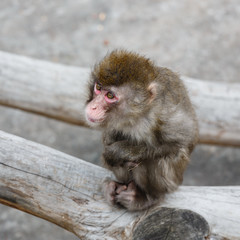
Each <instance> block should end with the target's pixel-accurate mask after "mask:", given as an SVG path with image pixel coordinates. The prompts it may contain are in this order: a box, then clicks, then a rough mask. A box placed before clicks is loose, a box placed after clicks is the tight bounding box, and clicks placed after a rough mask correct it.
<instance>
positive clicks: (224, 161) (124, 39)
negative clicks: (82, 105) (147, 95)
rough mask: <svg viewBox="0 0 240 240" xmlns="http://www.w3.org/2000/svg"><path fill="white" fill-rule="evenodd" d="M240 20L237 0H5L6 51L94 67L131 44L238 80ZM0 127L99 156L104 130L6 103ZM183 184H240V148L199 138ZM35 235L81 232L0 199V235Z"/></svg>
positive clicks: (1, 19) (176, 63)
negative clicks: (203, 142) (206, 142)
mask: <svg viewBox="0 0 240 240" xmlns="http://www.w3.org/2000/svg"><path fill="white" fill-rule="evenodd" d="M239 26H240V2H239V1H238V0H202V1H192V0H182V1H178V0H159V1H155V0H142V1H137V0H132V1H127V0H122V1H116V0H113V1H111V2H110V1H107V0H99V1H94V0H89V1H87V0H69V1H65V0H53V1H47V0H35V1H33V0H21V1H20V0H1V1H0V50H1V51H7V52H12V53H16V54H20V55H26V56H30V57H34V58H38V59H44V60H48V61H53V62H59V63H64V64H68V65H76V66H83V67H92V66H93V64H94V63H95V62H96V61H98V60H99V59H101V58H102V57H103V56H104V55H105V54H106V53H107V52H108V51H110V50H112V49H114V48H127V49H129V50H135V51H138V52H139V53H141V54H145V55H146V56H148V57H150V58H152V59H153V60H154V61H155V62H156V63H157V64H158V65H161V66H166V67H169V68H171V69H173V70H174V71H176V72H178V73H180V74H182V75H187V76H190V77H195V78H200V79H204V80H211V81H224V82H240V79H239V75H240V40H239V39H240V27H239ZM0 87H1V86H0ZM223 114H224V109H223ZM0 129H1V130H3V131H6V132H9V133H12V134H16V135H18V136H22V137H24V138H26V139H30V140H32V141H36V142H39V143H42V144H45V145H48V146H51V147H53V148H56V149H59V150H61V151H63V152H66V153H68V154H71V155H74V156H77V157H79V158H82V159H84V160H87V161H90V162H93V163H95V164H100V163H99V158H100V154H101V150H102V146H101V133H99V132H96V131H92V130H89V129H85V128H81V127H77V126H72V125H69V124H66V123H61V122H57V121H55V120H51V119H46V118H44V117H40V116H36V115H33V114H29V113H24V112H21V111H18V110H12V109H6V108H4V107H0ZM85 139H88V141H87V142H86V141H85ZM184 184H185V185H239V184H240V149H237V148H222V147H216V146H205V145H199V146H198V147H197V148H196V149H195V151H194V153H193V155H192V162H191V164H190V166H189V168H188V169H187V171H186V174H185V180H184ZM32 239H35V240H42V239H46V240H53V239H58V240H63V239H67V240H73V239H77V238H76V237H75V236H73V235H72V234H70V233H68V232H66V231H64V230H62V229H60V228H59V227H57V226H55V225H53V224H50V223H48V222H46V221H44V220H41V219H38V218H36V217H33V216H30V215H28V214H25V213H22V212H20V211H17V210H15V209H11V208H8V207H6V206H3V205H1V206H0V240H32Z"/></svg>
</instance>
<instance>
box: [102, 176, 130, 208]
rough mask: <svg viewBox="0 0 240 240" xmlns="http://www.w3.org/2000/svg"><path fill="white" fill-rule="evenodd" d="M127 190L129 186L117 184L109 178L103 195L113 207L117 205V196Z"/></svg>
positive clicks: (104, 184) (104, 185) (104, 186)
mask: <svg viewBox="0 0 240 240" xmlns="http://www.w3.org/2000/svg"><path fill="white" fill-rule="evenodd" d="M126 189H127V185H125V184H122V183H118V182H115V181H113V180H111V179H109V178H107V179H106V180H105V181H104V183H103V194H104V197H105V199H106V200H107V202H108V203H109V204H111V205H114V204H116V196H117V195H118V194H120V193H121V192H122V191H124V190H126Z"/></svg>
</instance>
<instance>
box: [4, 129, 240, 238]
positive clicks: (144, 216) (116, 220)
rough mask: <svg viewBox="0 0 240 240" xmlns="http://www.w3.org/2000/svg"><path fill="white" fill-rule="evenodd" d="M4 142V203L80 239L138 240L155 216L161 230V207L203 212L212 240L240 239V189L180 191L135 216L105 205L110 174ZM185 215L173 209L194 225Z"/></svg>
mask: <svg viewBox="0 0 240 240" xmlns="http://www.w3.org/2000/svg"><path fill="white" fill-rule="evenodd" d="M0 142H1V144H0V203H3V204H6V205H8V206H11V207H15V208H17V209H20V210H22V211H25V212H28V213H30V214H33V215H35V216H38V217H41V218H44V219H46V220H48V221H51V222H53V223H55V224H57V225H59V226H61V227H63V228H65V229H67V230H69V231H71V232H73V233H75V234H76V235H77V236H79V237H80V239H139V238H137V236H138V234H140V233H141V232H140V233H139V231H141V229H144V227H145V228H146V227H147V226H149V224H148V223H149V222H148V219H150V222H151V219H156V216H158V218H157V219H158V222H157V221H156V223H155V221H154V222H153V224H158V225H157V226H158V228H157V230H158V231H159V229H161V225H162V224H163V225H164V223H163V222H162V221H160V220H159V219H162V218H161V216H162V215H164V212H165V209H162V208H160V207H161V206H164V207H174V208H181V209H189V210H192V211H194V212H196V213H199V214H200V215H201V216H203V217H204V218H205V219H206V220H207V222H208V224H209V225H210V229H211V235H210V236H211V237H212V238H211V239H222V238H223V237H225V238H228V239H240V218H239V216H240V202H239V199H240V187H180V188H179V190H178V191H176V192H175V193H172V194H168V195H167V197H166V199H165V201H164V202H163V203H162V204H160V205H159V206H157V207H156V208H154V209H152V210H151V211H144V212H136V213H130V212H127V211H126V210H124V209H119V208H112V207H110V206H108V205H107V204H106V203H105V201H104V199H103V196H102V194H101V190H100V188H101V183H102V181H103V179H104V178H105V177H107V176H110V177H112V174H111V173H110V172H109V171H107V170H106V169H103V168H101V167H98V166H95V165H93V164H90V163H87V162H85V161H82V160H79V159H77V158H75V157H71V156H69V155H66V154H64V153H61V152H59V151H56V150H54V149H51V148H49V147H45V146H42V145H40V144H37V143H33V142H30V141H27V140H25V139H23V138H20V137H16V136H13V135H10V134H7V133H4V132H1V131H0ZM180 213H181V214H177V213H176V211H175V210H174V211H172V212H171V216H172V214H177V215H176V216H177V217H178V218H179V216H181V217H182V216H184V219H185V221H186V219H188V220H187V221H188V222H191V221H192V222H194V219H195V217H192V216H193V215H192V214H191V213H189V212H187V214H185V213H186V212H185V211H184V214H183V212H182V210H181V211H180ZM159 216H160V218H159ZM173 216H175V215H173ZM186 216H188V217H186ZM194 216H196V215H194ZM174 219H175V217H174ZM198 219H200V220H201V217H200V218H198ZM145 220H146V224H143V225H139V224H142V223H144V221H145ZM201 223H202V224H203V225H204V226H205V225H206V224H205V223H204V221H202V220H201ZM184 225H185V223H184ZM138 226H140V227H138ZM153 226H156V225H153ZM147 229H148V227H147ZM155 230H156V228H155ZM169 231H170V230H169ZM210 236H209V237H210ZM216 236H218V237H216ZM215 237H216V238H215ZM166 239H172V238H166ZM186 239H191V238H186ZM194 239H196V238H194ZM198 239H200V238H198Z"/></svg>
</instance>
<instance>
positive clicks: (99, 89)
mask: <svg viewBox="0 0 240 240" xmlns="http://www.w3.org/2000/svg"><path fill="white" fill-rule="evenodd" d="M101 90H102V86H101V85H100V84H99V83H95V86H94V92H95V93H96V94H99V93H100V92H101Z"/></svg>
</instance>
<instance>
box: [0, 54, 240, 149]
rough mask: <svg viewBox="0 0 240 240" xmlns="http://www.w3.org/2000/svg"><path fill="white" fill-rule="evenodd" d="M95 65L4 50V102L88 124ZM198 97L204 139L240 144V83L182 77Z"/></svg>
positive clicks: (0, 58) (0, 63)
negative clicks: (80, 65)
mask: <svg viewBox="0 0 240 240" xmlns="http://www.w3.org/2000/svg"><path fill="white" fill-rule="evenodd" d="M88 77H89V69H87V68H78V67H70V66H64V65H60V64H54V63H49V62H45V61H40V60H34V59H31V58H28V57H23V56H17V55H14V54H9V53H4V52H0V86H1V87H0V104H1V105H5V106H9V107H14V108H19V109H22V110H25V111H29V112H34V113H38V114H41V115H45V116H48V117H51V118H55V119H59V120H63V121H66V122H70V123H74V124H79V125H86V122H85V117H84V103H85V100H86V96H87V89H86V86H87V82H88ZM182 79H183V81H184V82H185V84H186V86H187V88H188V90H189V93H190V95H191V98H192V101H193V103H194V106H195V109H196V112H197V115H198V119H199V127H200V143H206V144H218V145H228V146H240V124H239V119H240V84H239V83H217V82H208V81H201V80H197V79H192V78H187V77H182Z"/></svg>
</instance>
